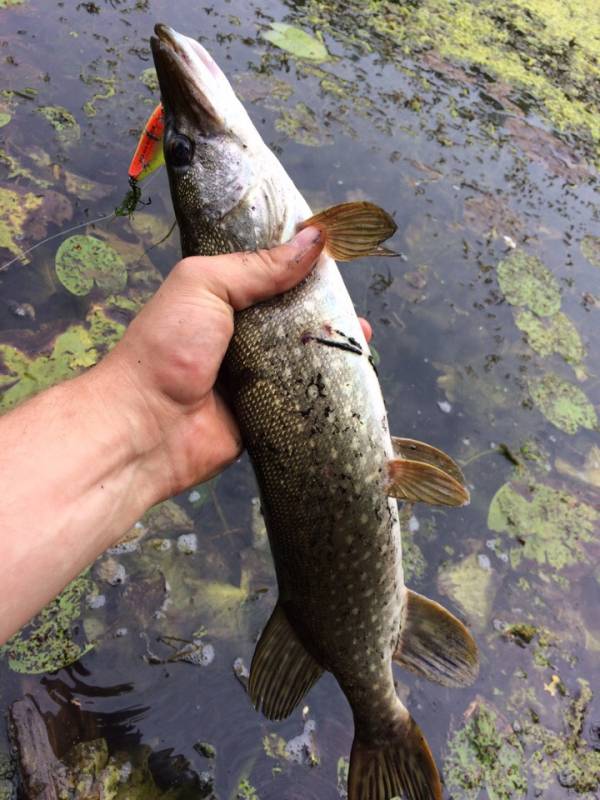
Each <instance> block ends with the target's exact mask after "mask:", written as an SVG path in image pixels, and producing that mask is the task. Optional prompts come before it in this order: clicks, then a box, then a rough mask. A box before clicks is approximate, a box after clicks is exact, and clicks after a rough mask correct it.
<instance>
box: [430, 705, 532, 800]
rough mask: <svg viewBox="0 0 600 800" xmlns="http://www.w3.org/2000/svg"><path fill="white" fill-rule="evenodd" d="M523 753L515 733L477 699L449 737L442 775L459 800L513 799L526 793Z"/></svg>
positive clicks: (487, 706) (492, 710) (494, 712)
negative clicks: (460, 724) (463, 722)
mask: <svg viewBox="0 0 600 800" xmlns="http://www.w3.org/2000/svg"><path fill="white" fill-rule="evenodd" d="M524 758H525V754H524V750H523V746H522V744H521V742H520V741H519V739H518V737H517V736H516V734H515V733H513V732H512V731H511V730H510V728H508V727H507V726H506V725H504V726H502V725H501V722H500V720H499V717H498V714H497V713H496V711H495V710H494V709H493V708H492V707H491V706H489V705H487V704H486V703H485V702H484V701H480V702H478V703H477V705H476V706H475V707H474V708H473V709H472V710H471V713H470V715H469V717H468V719H467V721H466V722H465V724H464V725H463V727H462V728H460V729H459V730H458V731H456V732H455V733H454V734H453V735H452V736H451V738H450V739H449V741H448V754H447V755H446V758H445V760H444V776H445V779H446V784H447V786H448V789H449V791H450V792H451V793H452V794H453V795H454V796H455V797H461V798H462V800H477V798H479V797H480V794H481V792H483V791H485V792H486V793H487V797H489V800H516V798H519V797H524V796H525V795H526V793H527V779H526V777H525V772H524V769H523V762H524Z"/></svg>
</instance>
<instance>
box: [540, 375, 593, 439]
mask: <svg viewBox="0 0 600 800" xmlns="http://www.w3.org/2000/svg"><path fill="white" fill-rule="evenodd" d="M527 386H528V389H529V394H530V395H531V399H532V401H533V403H534V405H535V406H536V407H537V408H538V409H539V411H541V412H542V414H543V415H544V416H545V417H546V419H547V420H549V421H550V422H551V423H552V424H553V425H555V426H556V427H557V428H559V429H560V430H561V431H564V432H565V433H577V431H578V430H579V428H588V429H590V430H595V429H597V427H598V417H597V415H596V410H595V409H594V406H593V405H592V404H591V403H590V401H589V400H588V398H587V397H586V395H585V393H584V392H583V390H582V389H580V388H579V386H575V385H574V384H572V383H570V382H569V381H567V380H565V379H564V378H561V377H560V376H559V375H555V374H554V373H548V374H547V375H544V376H543V377H542V378H532V379H531V380H529V381H528V383H527Z"/></svg>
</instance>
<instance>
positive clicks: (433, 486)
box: [388, 438, 470, 506]
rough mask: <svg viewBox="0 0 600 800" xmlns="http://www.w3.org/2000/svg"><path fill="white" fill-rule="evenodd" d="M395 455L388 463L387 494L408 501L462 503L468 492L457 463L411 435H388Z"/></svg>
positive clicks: (464, 503)
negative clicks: (404, 437)
mask: <svg viewBox="0 0 600 800" xmlns="http://www.w3.org/2000/svg"><path fill="white" fill-rule="evenodd" d="M392 442H393V444H394V451H395V453H396V456H397V457H396V458H394V459H392V460H391V461H390V462H389V464H388V473H389V479H390V484H389V487H388V492H389V495H390V496H391V497H397V498H398V499H399V500H406V501H407V502H410V503H417V502H423V503H431V504H432V505H444V506H465V505H467V504H468V502H469V499H470V496H469V490H468V489H467V487H466V486H465V483H464V481H465V479H464V477H463V474H462V472H461V471H460V468H459V466H458V464H456V463H455V462H454V461H453V460H452V459H451V458H450V456H448V455H446V453H443V452H442V451H441V450H438V449H437V448H435V447H432V446H431V445H428V444H425V443H424V442H418V441H416V440H415V439H397V438H394V439H392Z"/></svg>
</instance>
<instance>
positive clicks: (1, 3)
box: [0, 0, 23, 9]
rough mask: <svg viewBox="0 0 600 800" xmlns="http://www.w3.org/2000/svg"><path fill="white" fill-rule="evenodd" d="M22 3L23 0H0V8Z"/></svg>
mask: <svg viewBox="0 0 600 800" xmlns="http://www.w3.org/2000/svg"><path fill="white" fill-rule="evenodd" d="M20 5H23V0H0V9H2V8H8V7H9V6H20Z"/></svg>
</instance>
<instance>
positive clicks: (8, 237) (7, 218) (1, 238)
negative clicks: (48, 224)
mask: <svg viewBox="0 0 600 800" xmlns="http://www.w3.org/2000/svg"><path fill="white" fill-rule="evenodd" d="M41 205H42V198H41V197H38V196H37V195H35V194H33V193H32V192H27V193H25V194H23V193H20V192H16V191H13V190H12V189H5V188H4V187H0V249H5V250H8V251H9V252H11V253H12V254H13V255H15V256H18V255H20V254H21V252H22V246H21V244H20V243H19V241H20V240H21V239H22V237H23V236H24V233H25V225H26V223H27V220H28V219H29V216H30V214H31V212H33V211H35V210H36V209H39V207H40V206H41Z"/></svg>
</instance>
